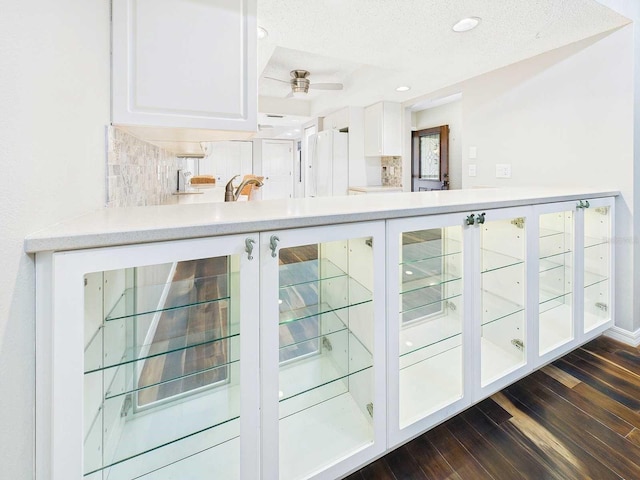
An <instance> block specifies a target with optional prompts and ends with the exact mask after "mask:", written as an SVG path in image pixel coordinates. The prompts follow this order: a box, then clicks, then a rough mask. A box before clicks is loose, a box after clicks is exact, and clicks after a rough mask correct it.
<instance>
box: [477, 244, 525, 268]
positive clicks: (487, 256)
mask: <svg viewBox="0 0 640 480" xmlns="http://www.w3.org/2000/svg"><path fill="white" fill-rule="evenodd" d="M480 261H481V265H480V272H481V273H487V272H492V271H494V270H500V269H503V268H507V267H513V266H515V265H521V264H523V263H524V260H523V259H521V258H516V257H512V256H510V255H505V254H503V253H498V252H494V251H492V250H487V249H485V248H483V249H482V255H481V257H480Z"/></svg>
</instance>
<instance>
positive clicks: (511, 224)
mask: <svg viewBox="0 0 640 480" xmlns="http://www.w3.org/2000/svg"><path fill="white" fill-rule="evenodd" d="M478 219H481V220H478ZM478 223H479V225H478V227H479V228H478V230H479V234H480V239H479V242H480V252H479V253H480V254H479V263H480V284H479V285H480V292H479V297H480V298H479V300H480V312H481V315H480V318H479V320H478V321H479V323H480V369H481V374H480V384H481V387H485V386H487V385H489V384H490V383H492V382H494V381H496V380H498V379H500V378H502V377H504V376H505V375H507V374H509V373H510V372H512V371H514V370H516V369H517V368H518V367H520V366H522V365H525V363H526V355H525V346H526V340H527V339H526V328H525V326H526V315H525V298H526V285H525V278H526V277H525V258H526V255H525V252H526V238H525V235H526V218H525V217H524V216H515V215H514V216H511V215H510V214H509V212H508V211H505V210H501V211H493V212H492V211H489V212H487V213H486V216H481V215H479V216H478V217H477V219H476V224H478Z"/></svg>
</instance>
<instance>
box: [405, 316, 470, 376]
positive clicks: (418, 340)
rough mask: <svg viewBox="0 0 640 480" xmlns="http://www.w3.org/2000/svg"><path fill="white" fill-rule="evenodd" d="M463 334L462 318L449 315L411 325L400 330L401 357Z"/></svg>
mask: <svg viewBox="0 0 640 480" xmlns="http://www.w3.org/2000/svg"><path fill="white" fill-rule="evenodd" d="M461 336H462V324H461V322H460V319H459V318H457V317H452V316H448V315H444V316H441V317H438V318H434V319H431V320H428V321H426V322H423V323H420V324H417V325H411V326H409V327H406V328H403V329H402V331H401V332H400V357H405V356H411V355H414V354H416V353H418V352H422V351H424V350H426V349H428V348H430V347H432V346H434V345H436V344H438V343H442V344H444V342H445V341H447V340H450V339H452V338H454V337H461ZM403 368H404V367H403ZM401 369H402V368H401Z"/></svg>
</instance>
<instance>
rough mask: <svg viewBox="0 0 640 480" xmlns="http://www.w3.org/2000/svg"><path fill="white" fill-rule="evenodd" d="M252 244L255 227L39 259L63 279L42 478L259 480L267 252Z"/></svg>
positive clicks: (53, 323) (56, 298) (53, 331)
mask: <svg viewBox="0 0 640 480" xmlns="http://www.w3.org/2000/svg"><path fill="white" fill-rule="evenodd" d="M248 240H252V241H253V242H254V244H256V245H257V242H258V235H257V234H256V235H247V236H237V235H236V236H233V235H232V236H229V237H220V238H213V239H211V238H209V239H200V240H184V241H177V242H167V243H158V244H147V245H137V246H128V247H110V248H104V249H97V250H84V251H83V250H80V251H74V252H61V253H54V254H45V255H46V257H45V259H42V258H39V259H38V261H39V262H40V264H42V262H43V261H44V262H46V263H47V264H48V265H49V268H48V271H45V270H43V269H42V267H41V270H40V271H41V273H42V274H43V275H42V277H43V278H42V279H41V280H42V281H43V282H54V283H55V284H56V288H55V292H54V294H53V295H52V297H50V298H51V304H50V307H51V308H50V309H49V310H48V313H47V314H48V315H49V316H48V317H47V318H45V319H44V322H45V323H44V325H48V326H49V328H50V331H49V334H50V335H51V338H50V340H49V343H46V342H44V343H43V344H42V346H44V351H45V352H47V353H48V354H49V356H50V358H49V362H50V365H51V367H50V368H51V383H50V385H51V389H50V392H51V393H50V394H51V397H50V398H47V395H48V394H47V393H46V392H47V391H46V390H43V391H42V392H41V395H44V396H45V398H44V399H43V401H44V402H50V405H51V412H50V413H51V419H53V421H51V423H50V424H49V425H50V428H51V445H50V449H51V450H50V452H51V465H50V466H49V468H48V469H43V468H41V469H40V471H41V472H43V478H51V479H53V480H62V479H70V478H83V476H84V478H90V479H98V478H100V479H102V478H107V477H108V478H111V479H113V480H120V479H121V480H130V479H132V478H139V477H141V476H145V475H147V474H150V473H151V472H153V476H154V478H176V477H181V476H182V475H183V473H184V472H201V473H202V472H207V474H210V475H211V476H210V477H207V476H205V475H202V474H196V475H195V476H196V477H198V478H228V479H247V480H249V479H251V480H252V479H255V478H257V477H258V470H259V443H258V440H257V438H258V436H259V375H258V369H259V364H258V358H257V355H256V354H255V352H256V351H258V350H259V343H258V339H259V335H258V325H257V323H256V322H255V318H256V317H257V315H258V304H257V302H255V301H253V299H255V298H256V297H257V296H258V276H259V273H258V264H259V260H258V258H253V259H250V258H249V257H250V255H248V254H247V252H246V251H245V248H246V246H247V245H252V244H250V243H247V242H248ZM256 250H257V248H256ZM41 325H42V323H41ZM39 333H43V332H42V330H39ZM41 338H42V337H41ZM81 412H84V413H81ZM63 419H64V420H63ZM40 421H41V422H42V421H43V420H40ZM43 426H44V424H40V427H41V428H42V427H43ZM41 431H42V430H41ZM44 431H47V430H46V429H45V430H44Z"/></svg>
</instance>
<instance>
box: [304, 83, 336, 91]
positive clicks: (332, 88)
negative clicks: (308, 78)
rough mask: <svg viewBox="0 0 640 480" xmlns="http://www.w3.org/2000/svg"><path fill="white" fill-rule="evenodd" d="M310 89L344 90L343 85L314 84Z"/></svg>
mask: <svg viewBox="0 0 640 480" xmlns="http://www.w3.org/2000/svg"><path fill="white" fill-rule="evenodd" d="M309 88H313V89H314V90H342V88H343V86H342V84H341V83H312V84H311V85H310V86H309Z"/></svg>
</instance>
